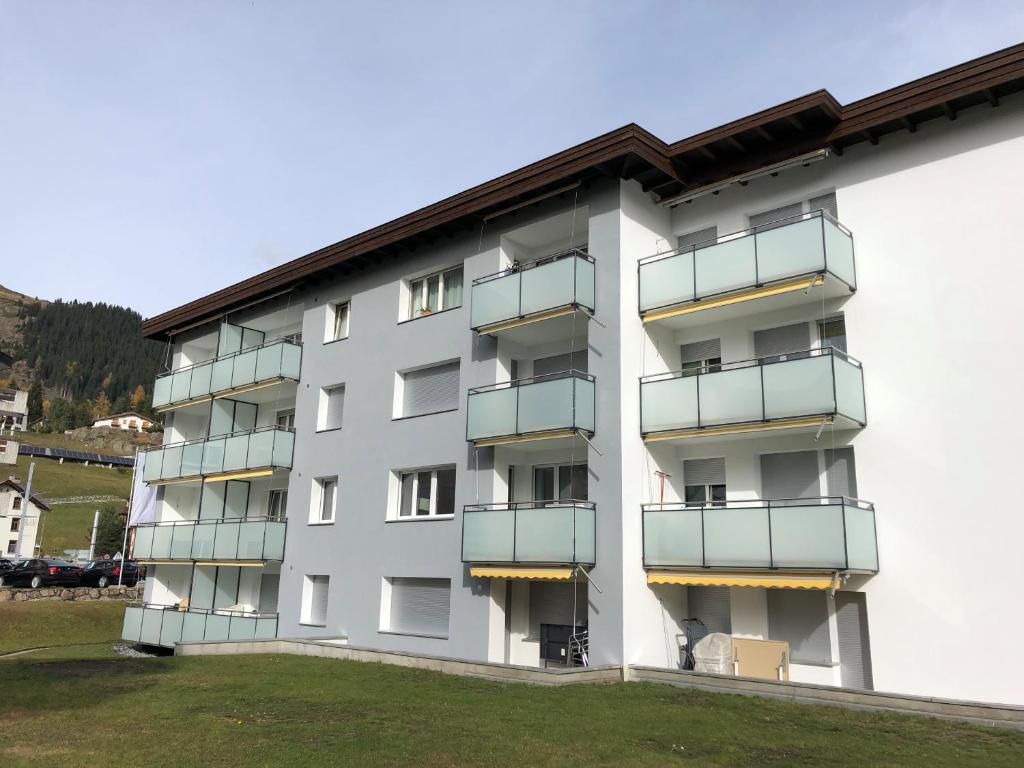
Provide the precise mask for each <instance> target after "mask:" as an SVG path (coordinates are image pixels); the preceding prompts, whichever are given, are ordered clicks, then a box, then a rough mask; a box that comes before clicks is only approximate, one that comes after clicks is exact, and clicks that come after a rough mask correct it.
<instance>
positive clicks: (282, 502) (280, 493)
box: [267, 488, 288, 520]
mask: <svg viewBox="0 0 1024 768" xmlns="http://www.w3.org/2000/svg"><path fill="white" fill-rule="evenodd" d="M275 500H279V501H276V502H275ZM275 506H278V507H280V509H279V510H277V512H275V511H274V507H275ZM287 514H288V489H287V488H271V489H270V490H269V491H267V517H268V518H270V519H272V520H284V519H285V518H286V516H287Z"/></svg>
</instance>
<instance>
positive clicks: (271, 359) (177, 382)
mask: <svg viewBox="0 0 1024 768" xmlns="http://www.w3.org/2000/svg"><path fill="white" fill-rule="evenodd" d="M301 368H302V344H301V343H299V342H296V341H292V340H289V339H275V340H274V341H268V342H266V343H264V344H259V345H257V346H254V347H247V348H246V349H241V350H237V351H235V352H228V353H227V354H224V355H218V356H217V357H214V358H211V359H209V360H204V361H202V362H199V363H194V364H192V365H188V366H184V367H182V368H177V369H175V370H172V371H167V372H166V373H162V374H160V375H159V376H157V377H156V382H155V384H154V386H153V407H154V408H162V407H165V406H169V405H174V404H176V403H182V402H188V401H189V400H194V399H196V398H205V397H207V396H210V395H215V394H218V393H221V392H230V391H231V390H235V389H241V388H244V387H249V386H254V385H257V384H264V383H268V382H274V381H298V380H299V373H300V371H301Z"/></svg>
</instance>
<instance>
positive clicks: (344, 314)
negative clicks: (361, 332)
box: [324, 301, 350, 342]
mask: <svg viewBox="0 0 1024 768" xmlns="http://www.w3.org/2000/svg"><path fill="white" fill-rule="evenodd" d="M349 311H350V310H349V302H347V301H342V302H339V303H337V304H331V305H330V306H328V308H327V337H326V338H325V339H324V341H325V342H328V341H338V339H347V338H348V316H349Z"/></svg>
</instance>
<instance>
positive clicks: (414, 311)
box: [407, 266, 462, 320]
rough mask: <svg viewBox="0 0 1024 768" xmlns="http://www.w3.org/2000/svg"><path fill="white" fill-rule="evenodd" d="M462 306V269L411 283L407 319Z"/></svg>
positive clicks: (439, 273)
mask: <svg viewBox="0 0 1024 768" xmlns="http://www.w3.org/2000/svg"><path fill="white" fill-rule="evenodd" d="M459 306H462V267H461V266H459V267H455V268H454V269H448V270H445V271H444V272H435V273H434V274H432V275H427V276H426V277H418V278H416V279H415V280H410V281H409V314H408V317H407V319H409V320H411V319H413V318H417V317H422V316H424V315H429V314H431V313H433V312H443V311H444V310H446V309H452V308H454V307H459Z"/></svg>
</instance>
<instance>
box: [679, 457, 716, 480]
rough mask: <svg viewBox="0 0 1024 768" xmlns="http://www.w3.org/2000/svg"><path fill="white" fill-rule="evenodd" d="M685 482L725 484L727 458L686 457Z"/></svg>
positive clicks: (684, 467)
mask: <svg viewBox="0 0 1024 768" xmlns="http://www.w3.org/2000/svg"><path fill="white" fill-rule="evenodd" d="M683 482H684V483H685V484H686V485H725V459H724V458H723V457H722V456H716V457H715V458H711V459H686V460H685V461H684V462H683Z"/></svg>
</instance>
